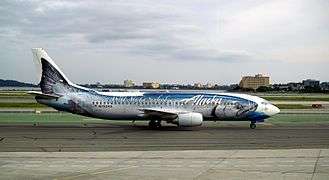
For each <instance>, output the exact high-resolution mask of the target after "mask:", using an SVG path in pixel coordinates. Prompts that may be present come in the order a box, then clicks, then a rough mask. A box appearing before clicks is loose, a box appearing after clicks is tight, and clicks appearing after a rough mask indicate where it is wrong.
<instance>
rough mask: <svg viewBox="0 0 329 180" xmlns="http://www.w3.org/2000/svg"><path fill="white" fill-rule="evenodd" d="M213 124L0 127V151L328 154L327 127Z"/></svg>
mask: <svg viewBox="0 0 329 180" xmlns="http://www.w3.org/2000/svg"><path fill="white" fill-rule="evenodd" d="M218 124H219V125H220V126H219V125H217V124H216V123H212V125H209V124H205V125H204V126H201V127H195V128H177V127H175V126H167V127H163V129H161V130H151V129H149V128H148V127H147V126H132V125H109V124H106V125H101V124H100V125H99V124H98V125H96V126H94V127H88V126H89V125H88V126H87V127H74V126H56V125H54V126H42V127H39V126H37V127H33V126H0V152H13V151H18V152H19V151H20V152H27V151H30V152H31V151H32V152H33V151H36V152H37V151H39V152H40V151H45V152H58V151H62V152H63V151H76V152H81V151H136V150H139V151H145V150H148V151H152V150H223V149H233V150H235V149H299V148H302V149H314V148H323V149H329V124H307V125H296V124H294V125H282V126H279V125H276V126H273V125H271V124H269V123H267V124H262V125H258V127H257V128H256V129H254V130H252V129H249V124H248V123H238V124H237V123H234V122H232V124H229V123H227V124H225V125H223V124H222V123H218Z"/></svg>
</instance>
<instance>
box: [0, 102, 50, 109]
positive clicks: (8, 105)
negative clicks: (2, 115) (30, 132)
mask: <svg viewBox="0 0 329 180" xmlns="http://www.w3.org/2000/svg"><path fill="white" fill-rule="evenodd" d="M43 107H47V106H45V105H43V104H39V103H33V102H32V103H11V102H0V108H43Z"/></svg>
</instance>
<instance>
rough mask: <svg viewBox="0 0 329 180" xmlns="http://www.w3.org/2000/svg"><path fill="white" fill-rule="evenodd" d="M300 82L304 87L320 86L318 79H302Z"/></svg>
mask: <svg viewBox="0 0 329 180" xmlns="http://www.w3.org/2000/svg"><path fill="white" fill-rule="evenodd" d="M302 83H303V86H304V87H311V88H316V87H320V81H317V80H313V79H306V80H303V82H302Z"/></svg>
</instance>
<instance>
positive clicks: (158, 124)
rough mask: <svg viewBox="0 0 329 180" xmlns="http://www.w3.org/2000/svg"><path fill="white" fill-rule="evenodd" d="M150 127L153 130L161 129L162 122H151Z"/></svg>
mask: <svg viewBox="0 0 329 180" xmlns="http://www.w3.org/2000/svg"><path fill="white" fill-rule="evenodd" d="M149 127H150V128H151V129H160V128H161V121H160V120H151V121H150V122H149Z"/></svg>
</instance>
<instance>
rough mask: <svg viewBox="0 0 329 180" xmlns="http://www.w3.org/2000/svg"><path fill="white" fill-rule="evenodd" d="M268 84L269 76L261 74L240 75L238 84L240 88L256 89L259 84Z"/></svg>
mask: <svg viewBox="0 0 329 180" xmlns="http://www.w3.org/2000/svg"><path fill="white" fill-rule="evenodd" d="M268 85H270V77H268V76H263V75H262V74H256V75H255V76H244V77H242V79H241V81H240V84H239V86H240V87H241V88H247V89H254V90H256V89H257V88H259V87H260V86H268Z"/></svg>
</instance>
